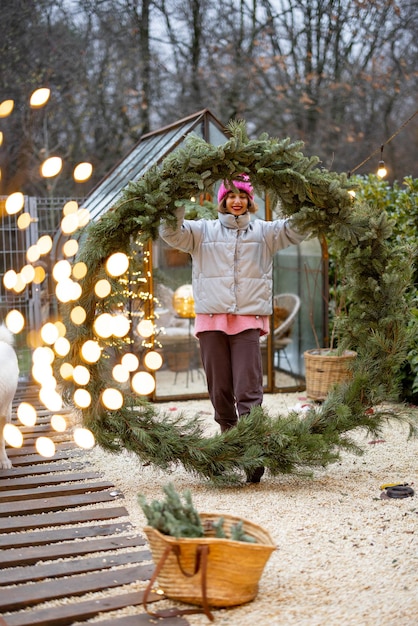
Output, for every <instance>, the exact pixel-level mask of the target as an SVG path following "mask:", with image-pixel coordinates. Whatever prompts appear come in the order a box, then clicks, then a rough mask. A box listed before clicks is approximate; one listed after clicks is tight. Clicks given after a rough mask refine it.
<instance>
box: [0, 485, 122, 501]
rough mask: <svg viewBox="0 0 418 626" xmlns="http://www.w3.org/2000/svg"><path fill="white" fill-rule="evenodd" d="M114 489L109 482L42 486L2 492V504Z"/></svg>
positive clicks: (0, 493)
mask: <svg viewBox="0 0 418 626" xmlns="http://www.w3.org/2000/svg"><path fill="white" fill-rule="evenodd" d="M112 487H114V485H113V483H111V482H110V481H108V480H99V481H96V482H94V483H92V482H86V483H71V484H69V485H63V484H60V485H41V486H39V487H35V488H33V489H14V490H12V491H5V492H0V503H2V502H8V503H11V502H16V501H17V500H19V501H22V500H30V499H34V498H35V499H38V498H54V497H55V496H59V495H62V496H69V495H72V494H79V493H92V492H94V491H104V489H111V488H112ZM115 491H116V490H115Z"/></svg>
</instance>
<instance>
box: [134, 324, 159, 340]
mask: <svg viewBox="0 0 418 626" xmlns="http://www.w3.org/2000/svg"><path fill="white" fill-rule="evenodd" d="M136 330H137V333H138V334H139V335H141V337H144V338H148V337H151V336H152V335H153V334H154V332H155V330H154V323H153V322H152V320H141V321H140V322H139V324H138V326H137V327H136Z"/></svg>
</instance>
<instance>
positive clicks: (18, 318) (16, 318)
mask: <svg viewBox="0 0 418 626" xmlns="http://www.w3.org/2000/svg"><path fill="white" fill-rule="evenodd" d="M4 321H5V323H6V326H7V328H8V329H9V330H10V331H11V332H12V333H14V334H15V335H16V334H17V333H20V332H21V331H22V330H23V328H24V327H25V318H24V317H23V315H22V313H21V312H20V311H17V310H16V309H13V310H12V311H9V312H8V314H7V315H6V318H5V320H4Z"/></svg>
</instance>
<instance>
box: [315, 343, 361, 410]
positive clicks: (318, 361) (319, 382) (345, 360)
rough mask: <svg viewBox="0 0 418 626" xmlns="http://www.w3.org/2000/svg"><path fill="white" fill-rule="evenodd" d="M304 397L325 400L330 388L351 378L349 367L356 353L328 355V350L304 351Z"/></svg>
mask: <svg viewBox="0 0 418 626" xmlns="http://www.w3.org/2000/svg"><path fill="white" fill-rule="evenodd" d="M303 356H304V359H305V376H306V395H307V396H309V398H312V399H313V400H325V398H326V396H327V394H328V392H329V390H330V389H331V387H332V386H333V385H335V384H337V383H340V382H342V381H343V380H347V379H348V378H350V376H351V371H350V365H351V363H352V361H353V359H355V358H356V356H357V352H354V351H353V350H345V351H344V352H343V353H342V354H341V355H338V354H330V350H329V349H328V348H322V349H316V350H306V351H305V352H304V354H303Z"/></svg>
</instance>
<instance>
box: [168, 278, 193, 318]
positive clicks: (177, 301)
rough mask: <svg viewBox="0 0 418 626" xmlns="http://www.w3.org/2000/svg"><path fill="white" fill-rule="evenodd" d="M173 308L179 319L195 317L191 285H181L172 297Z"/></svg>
mask: <svg viewBox="0 0 418 626" xmlns="http://www.w3.org/2000/svg"><path fill="white" fill-rule="evenodd" d="M173 308H174V310H175V312H176V313H177V315H178V316H179V317H186V318H191V317H195V310H194V299H193V289H192V286H191V285H182V286H181V287H179V288H178V289H176V291H175V292H174V295H173Z"/></svg>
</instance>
